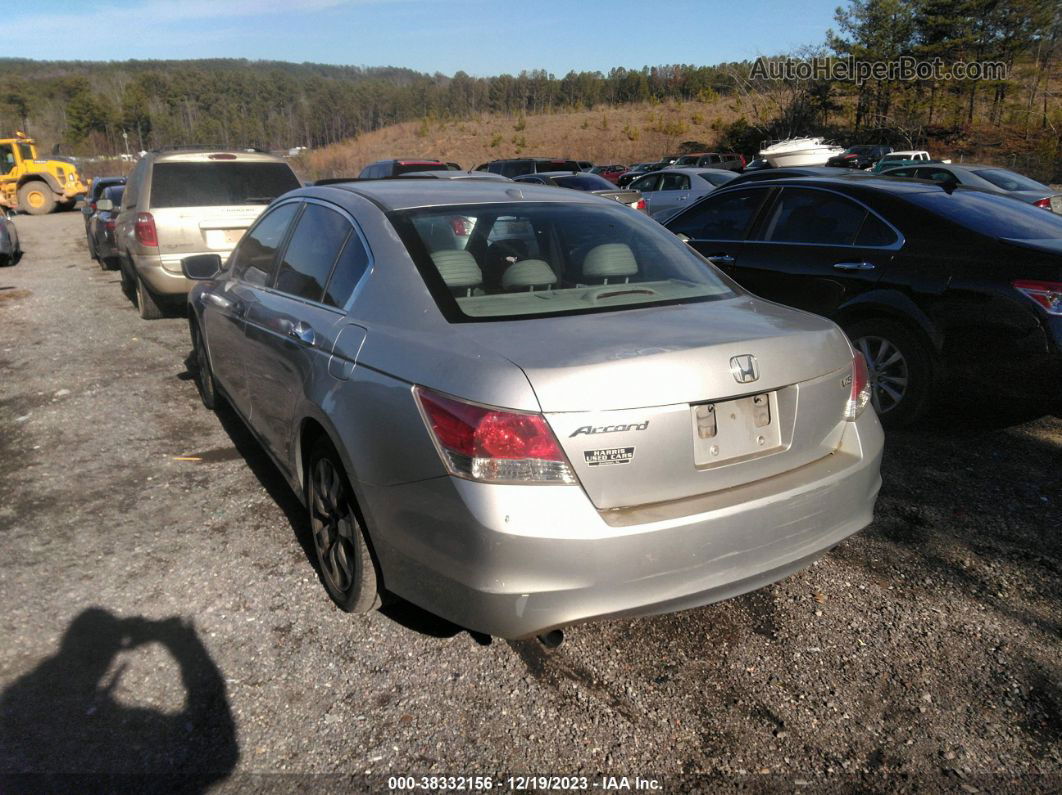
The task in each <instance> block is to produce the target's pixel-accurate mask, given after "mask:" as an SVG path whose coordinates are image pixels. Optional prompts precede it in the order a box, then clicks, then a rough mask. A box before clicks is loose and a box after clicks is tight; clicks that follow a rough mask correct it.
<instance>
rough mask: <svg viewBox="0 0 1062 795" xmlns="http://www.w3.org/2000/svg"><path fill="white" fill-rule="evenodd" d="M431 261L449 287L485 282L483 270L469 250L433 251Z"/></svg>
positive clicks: (470, 285)
mask: <svg viewBox="0 0 1062 795" xmlns="http://www.w3.org/2000/svg"><path fill="white" fill-rule="evenodd" d="M431 261H432V262H434V263H435V267H436V268H438V269H439V275H440V276H442V278H443V281H444V282H446V286H447V287H479V285H481V284H482V283H483V272H482V271H480V269H479V265H477V264H476V258H475V257H473V256H472V255H471V254H469V253H468V252H467V251H461V250H457V249H455V250H452V251H433V252H431Z"/></svg>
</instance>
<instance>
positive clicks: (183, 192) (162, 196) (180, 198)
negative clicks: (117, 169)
mask: <svg viewBox="0 0 1062 795" xmlns="http://www.w3.org/2000/svg"><path fill="white" fill-rule="evenodd" d="M297 187H299V181H298V180H297V179H296V178H295V173H294V172H293V171H292V170H291V168H290V167H289V166H288V165H287V164H286V163H249V162H243V163H231V162H230V163H225V162H217V163H214V162H211V163H157V164H156V165H155V169H154V171H153V172H152V175H151V207H152V208H159V209H161V208H165V207H223V206H231V205H236V204H268V203H269V202H271V201H273V199H275V198H276V197H277V196H280V195H281V194H283V193H287V192H288V191H289V190H294V189H295V188H297Z"/></svg>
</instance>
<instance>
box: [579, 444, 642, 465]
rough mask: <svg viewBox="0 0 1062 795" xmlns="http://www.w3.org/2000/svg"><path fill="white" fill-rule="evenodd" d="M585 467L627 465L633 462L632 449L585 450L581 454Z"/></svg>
mask: <svg viewBox="0 0 1062 795" xmlns="http://www.w3.org/2000/svg"><path fill="white" fill-rule="evenodd" d="M583 458H585V459H586V463H587V466H592V467H603V466H611V465H612V464H629V463H630V462H631V461H633V460H634V448H633V447H606V448H604V449H603V450H586V451H584V452H583Z"/></svg>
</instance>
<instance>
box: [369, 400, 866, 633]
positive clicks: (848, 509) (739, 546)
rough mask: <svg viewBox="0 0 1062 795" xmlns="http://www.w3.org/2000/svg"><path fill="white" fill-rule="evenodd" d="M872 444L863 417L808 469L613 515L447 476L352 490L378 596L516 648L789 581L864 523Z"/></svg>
mask: <svg viewBox="0 0 1062 795" xmlns="http://www.w3.org/2000/svg"><path fill="white" fill-rule="evenodd" d="M882 441H883V437H882V433H881V426H880V425H879V424H878V420H877V417H876V416H874V414H873V412H872V411H869V410H868V411H867V412H865V413H864V415H863V417H861V418H860V420H859V421H858V422H856V423H852V424H851V425H849V426H847V427H846V430H845V434H844V436H843V439H842V444H841V446H840V448H839V449H838V450H837V451H836V452H835V453H833V454H831V455H829V456H827V457H825V458H823V459H820V460H819V461H816V462H814V463H812V464H808V465H807V466H804V467H800V468H799V469H797V470H793V471H791V472H787V473H783V474H781V475H778V476H775V477H772V478H767V479H765V480H762V481H759V482H756V483H751V484H747V485H745V486H742V487H739V488H735V489H729V490H726V491H723V492H719V493H715V494H708V495H701V496H699V497H694V498H690V499H686V500H677V501H674V502H671V503H659V504H655V505H649V506H640V507H637V508H631V509H620V510H617V511H597V510H596V509H595V508H594V507H593V505H592V504H591V503H590V501H589V500H588V499H587V497H586V495H585V494H584V493H583V491H582V489H579V488H577V487H572V486H518V485H516V486H504V485H488V484H482V483H474V482H471V481H466V480H461V479H457V478H450V477H446V478H433V479H430V480H426V481H421V482H418V483H412V484H405V485H401V486H387V487H383V486H370V485H367V484H364V483H362V484H359V492H360V493H361V496H362V500H363V503H364V506H363V507H364V508H365V509H366V514H367V519H368V523H369V527H370V529H371V530H372V533H371V535H372V541H373V545H374V548H375V551H376V553H377V556H378V559H379V561H380V565H381V568H382V573H383V579H384V584H385V586H386V587H387V588H388V589H389V590H391V591H393V592H395V593H396V594H398V595H400V596H402V597H404V598H406V599H408V600H409V601H411V602H413V603H415V604H418V605H420V606H421V607H423V608H425V609H427V610H430V611H431V612H433V613H436V614H438V615H441V616H443V617H444V618H447V619H449V620H451V621H453V622H455V623H457V624H460V625H461V626H464V627H467V628H469V629H474V630H480V631H483V632H488V633H490V634H492V635H498V636H500V637H508V638H518V637H527V636H530V635H534V634H537V633H541V632H543V631H546V630H548V629H551V628H554V627H560V626H566V625H570V624H573V623H577V622H581V621H587V620H590V619H595V618H604V617H616V616H632V615H648V614H654V613H664V612H672V611H675V610H681V609H686V608H690V607H697V606H700V605H705V604H709V603H711V602H716V601H719V600H722V599H727V598H730V597H732V596H736V595H738V594H741V593H744V592H746V591H750V590H754V589H756V588H759V587H762V586H764V585H767V584H769V583H771V582H775V581H777V580H779V579H782V578H784V577H786V576H788V575H789V574H791V573H793V572H795V571H798V570H799V569H801V568H803V567H805V566H807V565H808V564H809V563H811V562H812V561H813V560H815V559H816V558H817V557H819V556H820V555H822V554H823V553H824V552H825V551H827V550H828V549H829V548H831V547H832V546H834V545H835V544H837V543H838V542H840V541H842V540H843V539H844V538H846V537H848V536H849V535H851V534H853V533H855V532H857V531H859V530H861V529H862V528H864V527H866V525H868V524H869V523H870V522H871V520H872V517H873V507H874V502H875V500H876V498H877V494H878V490H879V488H880V486H881V478H880V474H879V467H880V463H881V451H882Z"/></svg>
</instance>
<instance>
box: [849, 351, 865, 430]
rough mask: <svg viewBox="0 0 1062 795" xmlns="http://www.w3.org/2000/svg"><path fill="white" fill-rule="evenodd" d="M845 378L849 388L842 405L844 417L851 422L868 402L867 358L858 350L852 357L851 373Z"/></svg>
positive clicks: (857, 417)
mask: <svg viewBox="0 0 1062 795" xmlns="http://www.w3.org/2000/svg"><path fill="white" fill-rule="evenodd" d="M846 380H850V381H851V390H850V391H849V393H848V402H847V403H846V404H845V407H844V418H845V419H846V420H848V421H849V422H853V421H855V420H857V419H859V415H860V414H862V413H863V409H865V408H866V407H867V403H869V402H870V371H869V370H867V360H866V359H864V358H863V354H861V353H860V352H859V351H856V352H855V355H854V356H853V357H852V374H851V376H849V378H848V379H846Z"/></svg>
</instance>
